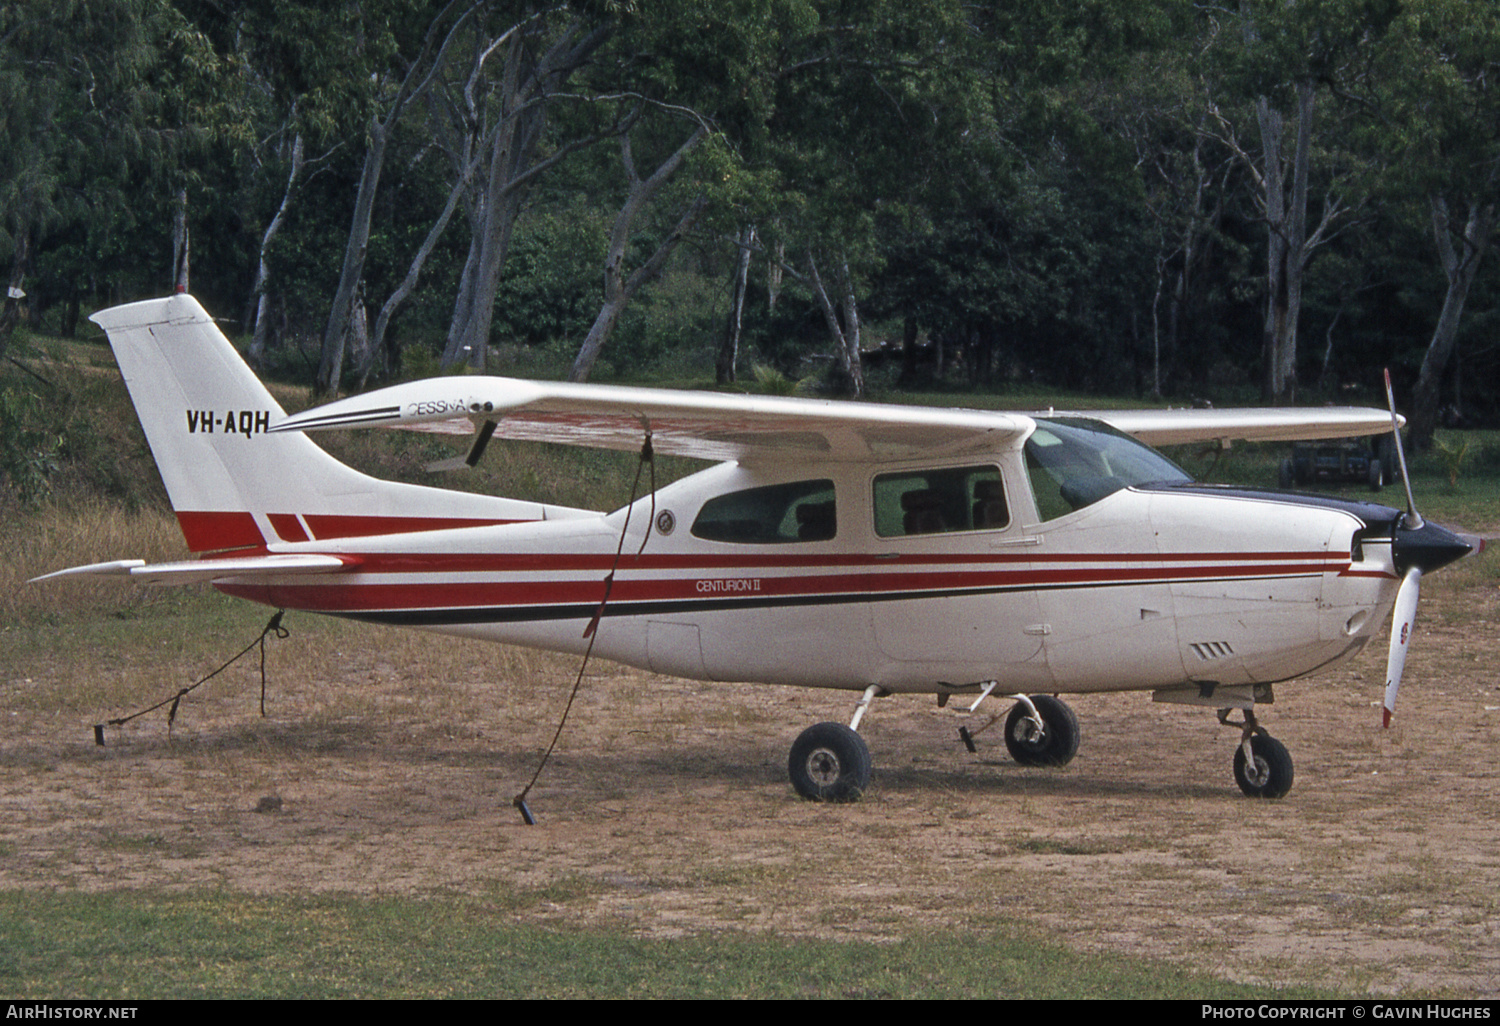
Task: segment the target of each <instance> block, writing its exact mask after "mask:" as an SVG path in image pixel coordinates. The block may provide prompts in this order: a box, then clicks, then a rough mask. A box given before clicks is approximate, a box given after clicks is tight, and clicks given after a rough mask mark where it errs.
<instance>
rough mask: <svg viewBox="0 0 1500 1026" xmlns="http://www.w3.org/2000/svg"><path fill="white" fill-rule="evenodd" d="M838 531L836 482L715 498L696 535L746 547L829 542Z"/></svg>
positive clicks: (706, 506) (708, 504) (770, 487)
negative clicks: (834, 490)
mask: <svg viewBox="0 0 1500 1026" xmlns="http://www.w3.org/2000/svg"><path fill="white" fill-rule="evenodd" d="M837 531H838V516H837V513H836V512H835V507H834V496H833V482H832V481H828V480H822V481H795V482H792V483H790V484H779V485H766V486H764V487H762V488H747V489H745V490H744V491H739V492H730V493H729V494H728V495H720V496H719V497H718V498H715V499H709V500H708V501H707V502H705V503H704V504H703V508H702V509H701V510H699V511H698V519H696V520H694V521H693V537H695V538H703V539H706V540H707V541H718V542H739V543H741V544H746V545H781V544H786V543H788V542H813V541H828V540H829V539H830V538H832V537H833V536H834V534H836V533H837Z"/></svg>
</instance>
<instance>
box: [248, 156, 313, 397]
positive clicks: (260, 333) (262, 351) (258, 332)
mask: <svg viewBox="0 0 1500 1026" xmlns="http://www.w3.org/2000/svg"><path fill="white" fill-rule="evenodd" d="M302 164H303V158H302V135H301V134H300V133H298V135H297V136H296V137H295V138H293V139H292V169H291V171H290V173H288V174H287V176H286V191H285V192H283V193H282V195H281V206H279V207H277V208H276V216H275V217H273V218H271V223H270V224H269V225H267V226H266V233H265V234H264V235H263V236H261V240H260V263H259V264H258V265H257V266H256V269H255V287H254V288H253V289H252V290H251V295H252V296H253V297H254V300H255V331H254V334H253V335H252V336H251V339H250V351H249V352H248V353H247V354H246V360H247V362H248V363H249V364H250V366H252V367H254V368H256V369H257V370H259V369H260V368H261V367H262V366H264V364H265V360H266V329H267V325H266V321H267V319H268V318H267V314H268V313H269V311H270V297H269V296H267V295H266V279H267V278H268V277H270V273H271V272H270V266H269V265H268V264H267V263H266V253H267V252H269V250H270V248H271V242H272V240H274V239H275V238H276V234H277V232H279V231H281V226H282V224H283V223H284V222H285V220H286V210H287V207H289V206H291V203H292V194H293V193H294V192H295V191H296V188H297V179H298V178H299V177H301V175H302Z"/></svg>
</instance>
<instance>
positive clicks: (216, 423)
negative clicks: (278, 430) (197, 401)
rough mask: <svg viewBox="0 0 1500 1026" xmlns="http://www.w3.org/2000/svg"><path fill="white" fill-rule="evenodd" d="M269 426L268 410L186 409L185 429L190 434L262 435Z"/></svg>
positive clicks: (269, 415) (269, 413)
mask: <svg viewBox="0 0 1500 1026" xmlns="http://www.w3.org/2000/svg"><path fill="white" fill-rule="evenodd" d="M270 427H271V411H270V410H230V411H229V412H227V413H220V412H219V411H217V410H188V411H187V429H188V434H190V435H211V434H213V433H214V432H218V433H219V434H223V435H244V436H245V437H246V438H249V437H250V436H251V435H263V434H265V433H266V432H267V431H268V430H269V429H270Z"/></svg>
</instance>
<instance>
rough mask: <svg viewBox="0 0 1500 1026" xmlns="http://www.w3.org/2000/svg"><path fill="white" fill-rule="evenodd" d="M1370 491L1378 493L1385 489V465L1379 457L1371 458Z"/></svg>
mask: <svg viewBox="0 0 1500 1026" xmlns="http://www.w3.org/2000/svg"><path fill="white" fill-rule="evenodd" d="M1369 478H1370V491H1372V492H1378V491H1380V489H1382V488H1384V487H1385V464H1384V463H1382V462H1380V458H1379V457H1378V456H1373V455H1372V456H1371V457H1370V474H1369Z"/></svg>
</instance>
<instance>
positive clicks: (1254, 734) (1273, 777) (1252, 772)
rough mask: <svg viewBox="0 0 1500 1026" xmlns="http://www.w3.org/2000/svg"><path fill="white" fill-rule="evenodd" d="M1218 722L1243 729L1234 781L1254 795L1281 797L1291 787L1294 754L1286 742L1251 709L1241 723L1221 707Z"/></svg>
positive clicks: (1245, 791)
mask: <svg viewBox="0 0 1500 1026" xmlns="http://www.w3.org/2000/svg"><path fill="white" fill-rule="evenodd" d="M1219 722H1220V723H1223V724H1226V725H1227V726H1231V727H1235V726H1237V727H1239V728H1240V744H1239V747H1238V748H1236V749H1235V750H1234V782H1235V783H1237V784H1239V785H1240V790H1241V791H1243V792H1244V793H1245V794H1246V795H1248V796H1249V797H1251V798H1281V797H1284V796H1285V795H1286V793H1287V792H1288V791H1290V790H1291V789H1292V777H1293V775H1294V774H1293V769H1292V757H1291V755H1290V754H1289V753H1288V752H1287V750H1286V745H1284V744H1282V743H1281V742H1280V741H1277V740H1276V739H1275V738H1274V737H1272V736H1271V735H1270V734H1267V733H1266V731H1265V728H1264V727H1262V726H1261V725H1260V723H1259V722H1257V721H1256V719H1255V712H1254V710H1252V709H1246V710H1245V719H1244V722H1242V723H1233V722H1231V721H1230V719H1229V710H1228V709H1220V710H1219Z"/></svg>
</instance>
